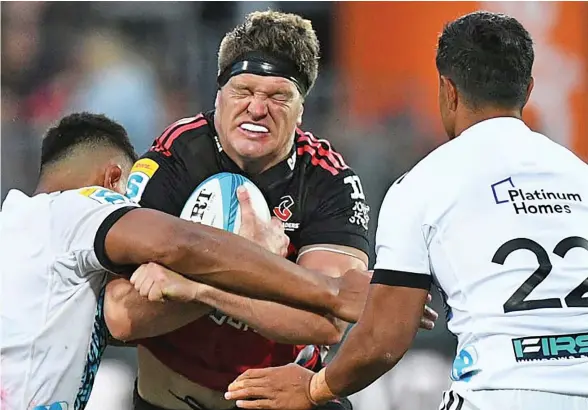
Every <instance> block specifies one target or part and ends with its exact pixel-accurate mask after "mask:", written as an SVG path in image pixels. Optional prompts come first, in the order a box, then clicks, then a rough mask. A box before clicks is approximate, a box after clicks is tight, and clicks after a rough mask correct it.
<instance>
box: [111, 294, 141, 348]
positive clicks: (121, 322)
mask: <svg viewBox="0 0 588 410" xmlns="http://www.w3.org/2000/svg"><path fill="white" fill-rule="evenodd" d="M104 321H105V322H106V326H107V327H108V331H109V332H110V335H111V336H112V337H113V338H114V339H116V340H119V341H121V342H129V341H131V340H133V339H136V338H137V337H136V336H135V335H134V334H133V327H132V324H131V321H130V320H129V317H128V316H127V315H125V314H124V313H123V312H121V311H120V309H117V307H114V306H112V305H111V306H110V307H109V306H108V304H106V303H105V306H104Z"/></svg>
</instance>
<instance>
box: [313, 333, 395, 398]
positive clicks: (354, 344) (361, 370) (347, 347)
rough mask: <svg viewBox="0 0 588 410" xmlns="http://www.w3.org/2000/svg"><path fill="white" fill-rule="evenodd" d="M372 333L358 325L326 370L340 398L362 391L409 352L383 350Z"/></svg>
mask: <svg viewBox="0 0 588 410" xmlns="http://www.w3.org/2000/svg"><path fill="white" fill-rule="evenodd" d="M375 331H378V330H377V329H376V330H375ZM372 333H373V332H369V331H365V329H362V328H361V327H358V326H357V325H356V326H355V327H354V328H352V329H351V331H350V332H349V334H348V335H347V338H346V340H345V342H344V343H343V345H342V346H341V348H340V349H339V351H338V352H337V355H336V357H335V358H334V359H333V361H332V362H331V363H330V364H329V366H328V367H327V368H325V369H324V372H325V382H326V384H327V385H328V387H329V388H330V389H331V391H332V392H333V393H334V394H335V395H336V396H337V397H345V396H349V395H351V394H354V393H357V392H358V391H360V390H363V389H364V388H365V387H367V386H369V385H370V384H371V383H373V382H374V381H376V380H377V379H378V378H379V377H381V376H382V375H383V374H384V373H386V372H388V371H389V370H390V369H392V368H393V367H394V366H395V365H396V363H398V361H399V360H400V359H401V358H402V356H403V355H404V353H405V352H406V349H405V348H404V347H402V346H399V348H395V346H390V347H389V348H388V349H382V348H381V345H380V344H379V343H378V340H377V337H374V335H373V334H372Z"/></svg>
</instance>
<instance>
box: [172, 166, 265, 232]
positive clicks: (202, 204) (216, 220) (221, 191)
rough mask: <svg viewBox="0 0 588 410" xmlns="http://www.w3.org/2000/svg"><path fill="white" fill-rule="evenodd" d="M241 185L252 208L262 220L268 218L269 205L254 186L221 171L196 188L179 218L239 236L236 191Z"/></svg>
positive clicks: (243, 179)
mask: <svg viewBox="0 0 588 410" xmlns="http://www.w3.org/2000/svg"><path fill="white" fill-rule="evenodd" d="M241 185H243V186H244V187H245V188H246V189H247V191H248V192H249V196H250V197H251V205H252V206H253V210H254V212H255V214H256V215H257V217H258V218H259V219H261V220H262V221H266V222H267V221H269V220H270V219H271V215H270V211H269V207H268V204H267V202H266V200H265V198H264V196H263V194H262V193H261V191H260V190H259V188H257V186H255V184H253V182H251V181H250V180H249V179H247V178H246V177H244V176H242V175H238V174H232V173H229V172H222V173H220V174H216V175H213V176H211V177H209V178H208V179H206V180H205V181H204V182H202V183H201V184H200V185H198V186H197V187H196V189H195V190H194V192H192V195H190V198H188V201H186V204H185V205H184V208H183V209H182V213H181V214H180V218H182V219H185V220H188V221H192V222H197V223H202V224H204V225H209V226H213V227H215V228H218V229H224V230H225V231H229V232H232V233H239V228H240V226H241V207H240V205H239V200H238V199H237V188H238V187H239V186H241Z"/></svg>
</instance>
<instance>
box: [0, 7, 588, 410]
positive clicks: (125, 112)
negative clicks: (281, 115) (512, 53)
mask: <svg viewBox="0 0 588 410" xmlns="http://www.w3.org/2000/svg"><path fill="white" fill-rule="evenodd" d="M267 8H272V9H280V10H283V11H288V12H296V13H300V14H302V15H303V16H305V17H306V18H309V19H311V20H312V22H313V25H314V27H315V29H316V31H317V33H318V37H319V39H320V41H321V46H322V60H321V72H320V75H319V79H318V82H317V84H316V87H315V89H314V90H313V92H312V93H311V96H310V97H309V99H308V101H307V103H306V107H305V108H306V109H305V116H304V125H303V128H305V129H308V130H312V131H313V133H314V134H315V135H318V136H321V137H324V138H328V139H330V140H331V141H332V142H333V143H334V145H335V146H336V147H337V149H338V150H339V151H340V152H342V153H343V154H344V156H345V157H346V160H347V163H349V164H351V166H352V167H353V168H355V170H356V171H357V172H358V174H359V175H360V176H361V177H362V179H363V184H364V190H365V192H366V194H367V196H368V200H369V202H370V204H371V207H372V219H371V228H372V232H374V231H375V227H376V221H377V211H378V208H379V205H380V203H381V200H382V199H383V196H384V194H385V191H386V189H387V187H388V186H389V185H390V183H391V182H392V181H393V180H394V179H395V178H397V177H398V176H399V175H400V174H402V173H403V172H404V171H406V170H407V169H408V168H410V167H411V166H412V165H413V164H415V163H416V162H417V161H418V160H419V159H421V158H422V157H423V156H424V155H426V154H427V153H428V152H430V151H431V150H432V149H434V148H435V147H436V146H438V145H439V144H440V143H442V142H443V141H444V140H445V137H444V134H443V132H442V129H441V124H440V121H439V118H438V113H437V106H436V104H437V96H436V93H437V77H436V72H435V66H434V55H435V45H436V38H437V35H438V33H439V32H440V30H441V29H442V26H443V24H444V23H445V22H447V21H449V20H451V19H453V18H455V17H457V16H459V15H461V14H464V13H467V12H470V11H473V10H476V9H486V10H491V11H501V12H506V13H508V14H511V15H514V16H515V17H517V18H519V19H520V20H521V21H522V22H523V24H524V25H525V26H526V27H527V29H528V30H529V31H530V32H531V34H532V36H533V38H534V41H535V47H536V48H535V50H536V62H535V66H534V76H535V89H534V91H533V94H532V96H531V100H530V103H529V106H528V109H527V112H526V116H527V118H526V119H527V120H528V122H529V123H530V124H531V126H532V127H533V128H534V129H536V130H538V131H540V132H544V133H546V134H548V135H549V136H551V137H552V138H556V139H557V140H558V141H559V142H561V143H562V144H564V145H566V146H568V147H570V148H572V149H574V150H575V151H576V152H577V153H579V154H580V156H582V158H584V159H585V160H588V24H586V22H588V3H580V2H578V3H564V2H511V3H506V2H505V3H503V2H455V3H450V2H404V3H401V2H390V3H383V2H382V3H379V2H378V3H372V2H370V3H361V2H346V3H335V2H169V3H167V2H149V3H147V2H75V3H74V2H59V3H57V2H26V3H25V2H10V3H6V2H3V3H2V10H1V23H2V26H1V34H2V39H1V42H2V43H1V45H2V52H1V58H2V67H1V68H2V71H1V86H2V87H1V95H2V121H1V137H2V139H1V144H2V145H1V153H2V155H1V195H2V200H3V199H4V197H5V195H6V193H7V191H8V190H9V189H10V188H20V189H22V190H24V191H25V192H31V190H32V188H33V187H34V184H35V182H36V177H37V172H38V162H39V157H40V144H41V137H40V136H41V135H42V133H43V132H44V130H45V129H46V128H47V127H48V126H49V125H50V124H51V123H52V122H53V121H55V120H57V119H58V118H59V117H60V116H62V115H64V114H66V113H68V112H72V111H77V110H89V111H93V112H101V113H105V114H107V115H108V116H111V117H113V118H115V119H116V120H118V121H120V122H121V123H122V124H123V125H124V126H125V127H126V128H127V130H128V131H129V134H130V135H131V137H132V140H133V143H134V145H135V147H136V149H137V150H138V151H139V152H143V151H145V150H146V149H147V148H148V147H149V145H150V143H151V142H152V140H153V139H154V138H155V137H156V136H157V135H158V134H159V133H160V131H161V130H162V129H163V128H164V127H165V126H166V125H167V124H169V123H170V122H172V121H174V120H176V119H178V118H182V117H186V116H190V115H192V114H194V113H197V112H199V111H201V110H207V109H210V108H211V107H212V104H213V100H214V93H215V76H216V51H217V48H218V45H219V43H220V40H221V38H222V36H223V35H224V33H225V32H226V31H227V30H229V29H230V28H232V26H234V25H235V24H237V23H238V22H240V21H241V20H242V18H243V16H244V15H245V14H247V13H248V12H250V11H253V10H264V9H267ZM372 257H373V255H372ZM372 262H373V260H372ZM433 306H434V307H435V308H436V309H437V310H438V311H440V312H441V311H442V306H441V304H440V300H439V297H437V295H435V299H434V303H433ZM74 325H75V324H74ZM64 331H67V330H66V329H64ZM203 337H205V335H203ZM453 349H454V339H453V337H452V336H451V335H450V334H449V333H448V332H447V330H446V326H445V324H444V320H443V319H440V320H439V323H438V326H437V328H436V329H435V330H434V331H431V332H420V333H419V335H418V338H417V342H416V344H415V347H414V348H413V349H412V350H411V352H410V353H409V355H408V356H407V357H405V358H404V359H403V361H402V362H401V365H400V366H399V368H397V369H396V370H394V371H393V372H391V373H390V374H388V375H386V376H385V377H383V378H382V379H380V380H379V381H378V382H377V383H375V384H374V385H373V386H371V387H370V388H368V389H367V390H365V391H364V392H362V393H360V394H358V395H356V396H354V397H353V399H354V402H355V404H356V408H357V409H358V410H371V409H376V408H377V409H380V408H381V409H387V410H392V409H397V410H400V409H410V410H421V409H423V410H424V409H435V408H437V405H438V403H439V400H440V392H441V391H442V390H443V389H444V388H445V387H446V386H447V385H448V383H449V373H450V369H451V355H452V353H453ZM134 366H135V360H134V349H132V348H109V349H108V350H107V353H106V356H105V359H104V361H103V364H102V366H101V370H100V372H99V375H98V378H97V382H96V387H95V391H94V394H93V397H92V400H91V404H90V406H89V409H90V410H96V409H104V408H108V409H111V410H127V409H130V401H131V396H130V389H131V388H132V383H133V378H134V371H135V368H134Z"/></svg>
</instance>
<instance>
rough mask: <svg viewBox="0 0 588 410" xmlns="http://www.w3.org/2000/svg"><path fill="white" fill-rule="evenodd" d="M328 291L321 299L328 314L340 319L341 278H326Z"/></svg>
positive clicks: (326, 290)
mask: <svg viewBox="0 0 588 410" xmlns="http://www.w3.org/2000/svg"><path fill="white" fill-rule="evenodd" d="M325 279H326V289H325V292H323V293H324V295H323V296H322V297H321V299H318V300H323V301H324V302H325V305H324V309H325V310H326V311H327V312H326V313H330V314H331V315H333V316H335V317H338V315H339V311H340V310H341V306H340V305H341V301H340V299H339V278H332V277H329V276H325Z"/></svg>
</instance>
